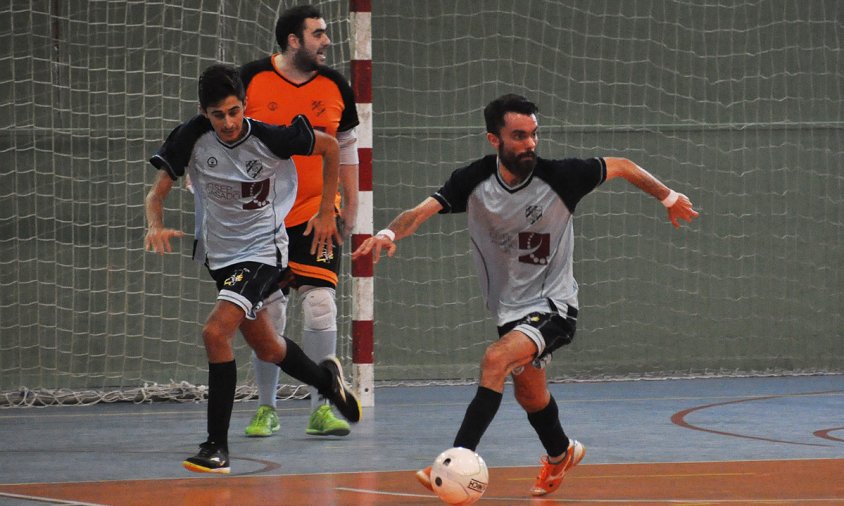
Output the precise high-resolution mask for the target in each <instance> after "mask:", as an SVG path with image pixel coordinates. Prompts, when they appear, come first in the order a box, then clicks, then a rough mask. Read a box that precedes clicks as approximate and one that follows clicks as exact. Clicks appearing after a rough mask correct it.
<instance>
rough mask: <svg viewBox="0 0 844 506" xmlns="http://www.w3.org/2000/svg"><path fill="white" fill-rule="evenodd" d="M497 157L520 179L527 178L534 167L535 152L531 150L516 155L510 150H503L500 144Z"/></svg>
mask: <svg viewBox="0 0 844 506" xmlns="http://www.w3.org/2000/svg"><path fill="white" fill-rule="evenodd" d="M498 158H499V159H500V160H501V163H502V164H503V165H504V166H505V167H506V168H507V170H509V171H510V172H512V173H513V175H515V176H518V177H519V178H520V179H522V180H524V179H527V177H528V176H530V174H531V172H533V169H534V168H535V167H536V153H535V152H533V151H529V152H526V153H522V154H521V155H517V154H516V153H513V152H512V151H505V150H504V147H503V146H501V147H499V148H498Z"/></svg>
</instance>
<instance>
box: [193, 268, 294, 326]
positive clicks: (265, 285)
mask: <svg viewBox="0 0 844 506" xmlns="http://www.w3.org/2000/svg"><path fill="white" fill-rule="evenodd" d="M208 272H210V273H211V277H212V278H214V281H215V282H216V283H217V290H219V291H220V294H219V295H217V300H227V301H229V302H231V303H233V304H236V305H238V306H240V307H241V308H242V309H243V312H244V313H246V318H248V319H250V320H254V319H255V311H257V310H259V309H260V308H261V305H262V304H263V301H264V299H265V298H267V297H268V296H269V295H270V294H271V293H273V292H275V291H276V290H278V289H279V288H278V282H279V280H280V279H281V269H280V268H279V267H277V266H274V265H267V264H262V263H259V262H241V263H236V264H232V265H227V266H225V267H222V268H220V269H216V270H211V269H208Z"/></svg>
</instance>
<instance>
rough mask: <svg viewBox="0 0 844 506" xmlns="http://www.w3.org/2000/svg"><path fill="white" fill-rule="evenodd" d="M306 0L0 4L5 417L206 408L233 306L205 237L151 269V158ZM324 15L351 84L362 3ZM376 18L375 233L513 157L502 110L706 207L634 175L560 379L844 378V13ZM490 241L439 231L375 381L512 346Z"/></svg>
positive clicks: (389, 267) (384, 339)
mask: <svg viewBox="0 0 844 506" xmlns="http://www.w3.org/2000/svg"><path fill="white" fill-rule="evenodd" d="M293 3H294V2H288V1H284V2H281V1H272V2H270V1H260V2H259V1H255V2H252V1H249V2H239V1H235V0H215V1H212V0H185V1H183V2H171V1H157V2H156V1H116V0H114V1H108V0H99V1H98V0H91V1H82V0H69V1H64V2H45V1H35V0H27V1H24V0H12V1H10V2H6V3H4V4H3V5H2V6H0V112H2V114H0V155H2V159H3V163H0V202H2V205H0V286H2V291H1V292H0V392H2V393H0V405H4V404H5V405H33V404H51V403H64V402H97V401H102V400H126V399H128V400H136V401H138V400H147V399H158V398H175V399H195V398H200V397H201V396H202V395H203V391H202V388H201V387H196V385H203V384H205V383H206V381H207V363H206V360H205V352H204V349H203V346H202V341H201V336H200V329H201V325H202V322H203V321H204V319H205V317H206V316H207V314H208V312H209V311H210V308H211V305H212V303H213V300H214V288H213V284H212V283H211V282H210V280H209V278H208V276H207V273H206V272H204V271H203V270H202V269H201V268H200V267H199V266H197V265H196V264H194V263H193V262H192V261H191V260H190V258H189V257H190V249H191V244H190V243H191V240H190V238H185V239H183V240H182V241H181V242H180V243H179V244H178V247H179V250H178V251H177V252H176V253H174V254H170V255H166V256H163V257H160V256H157V255H153V254H151V253H145V252H144V251H143V233H144V214H143V201H144V195H145V193H146V191H147V189H148V187H149V184H150V183H151V181H152V178H153V176H154V172H155V171H154V169H153V168H152V167H151V166H150V165H149V164H148V162H147V159H148V158H149V155H150V154H151V153H152V152H153V151H154V149H155V148H156V147H157V146H158V145H159V144H160V143H161V141H162V140H163V139H164V137H165V136H166V134H167V132H169V130H170V129H171V128H172V127H174V126H175V125H176V124H178V123H179V122H180V121H181V120H183V119H184V118H187V117H188V116H190V115H191V114H193V113H194V112H195V110H196V79H197V77H198V75H199V73H200V71H201V70H202V69H203V68H204V67H205V66H207V65H208V64H210V63H213V62H216V61H224V62H229V63H235V64H241V63H245V62H247V61H250V60H253V59H256V58H259V57H262V56H264V55H266V54H269V53H270V52H273V51H274V50H275V49H276V44H275V42H274V39H275V36H274V33H273V32H274V25H275V20H276V18H277V16H278V14H279V12H280V11H282V10H283V9H284V8H285V7H287V6H289V5H292V4H293ZM315 3H317V4H318V5H320V6H321V7H322V9H323V13H324V15H325V17H326V19H327V20H328V21H329V31H330V36H331V38H332V40H333V42H334V45H333V49H332V52H331V55H330V58H329V61H330V63H331V64H332V65H333V66H335V67H336V68H338V69H339V70H340V71H341V72H342V73H343V74H344V75H346V76H349V50H348V38H349V35H348V34H349V27H348V17H349V15H348V10H349V9H348V2H347V1H345V0H344V1H326V2H315ZM373 4H374V5H373V14H372V31H373V35H372V48H373V103H374V105H373V109H374V175H373V180H374V196H373V198H374V207H375V219H374V221H375V227H376V230H377V229H378V228H380V227H382V226H384V225H386V224H387V223H388V221H389V220H390V219H391V218H392V217H394V216H395V215H396V214H397V213H398V212H399V211H401V210H402V209H405V208H407V207H409V206H411V205H413V204H415V203H416V202H419V201H421V200H422V199H423V198H424V197H426V196H427V195H429V194H430V193H432V192H433V191H435V190H436V189H437V188H439V186H440V185H441V184H442V182H443V181H444V180H445V179H446V178H447V176H448V174H449V173H450V172H451V171H452V170H454V169H455V168H457V167H460V166H462V165H464V164H466V163H468V162H470V161H472V160H474V159H476V158H478V157H480V156H482V155H484V154H486V153H489V152H490V149H489V146H488V145H487V144H486V141H485V138H484V131H483V130H484V129H483V119H482V113H481V111H482V108H483V106H484V105H485V104H486V103H487V102H489V101H490V100H492V99H493V98H495V97H496V96H498V95H501V94H503V93H508V92H516V93H520V94H524V95H526V96H528V97H529V98H531V99H533V100H534V101H535V102H537V104H538V105H539V107H540V114H539V122H540V139H541V141H540V146H539V153H540V155H541V156H545V157H548V158H559V157H567V156H576V157H590V156H596V155H605V156H624V157H627V158H630V159H632V160H634V161H636V162H637V163H639V164H640V165H642V166H643V167H645V168H646V169H648V170H650V171H651V172H652V173H654V174H655V175H656V176H658V177H659V178H660V179H662V180H663V181H664V182H666V183H667V184H668V185H669V186H672V187H673V188H675V189H676V190H678V191H681V192H683V193H686V194H688V195H689V196H690V198H691V200H692V201H693V202H694V203H695V204H696V206H697V207H698V208H699V209H700V211H701V213H702V216H701V218H700V220H699V221H698V222H696V223H695V224H693V225H692V226H690V227H686V228H685V229H683V230H680V231H675V230H674V229H673V228H672V227H671V226H670V224H669V223H668V222H667V220H666V218H665V215H664V210H663V209H662V207H661V206H660V205H659V203H658V202H655V201H653V200H652V199H649V198H646V196H644V195H643V194H642V193H641V192H639V191H638V190H636V189H634V188H633V187H632V186H630V185H628V184H626V183H624V182H620V181H612V182H610V183H608V184H607V185H606V186H605V187H603V188H600V189H599V190H598V191H597V192H596V193H594V194H592V195H590V196H587V197H586V198H585V199H584V200H583V201H582V202H581V204H580V205H579V206H578V209H577V218H576V221H575V231H576V239H575V241H576V253H575V273H576V276H577V277H578V280H579V282H580V286H581V298H580V300H581V316H580V318H579V328H578V335H577V337H576V339H575V342H574V343H573V344H572V345H571V346H570V347H568V348H567V349H566V351H565V352H563V353H560V354H558V356H557V357H555V361H554V362H553V363H552V366H551V375H552V376H554V377H557V378H564V379H573V378H581V379H599V378H641V377H670V376H683V375H724V374H730V375H734V374H782V373H814V372H842V371H844V334H842V329H844V317H842V307H844V304H842V302H844V301H842V293H844V274H842V271H844V263H842V258H844V197H842V196H844V172H842V167H844V149H842V145H844V143H842V130H844V122H843V121H842V118H844V106H842V104H844V97H842V90H844V59H842V47H844V43H842V41H844V24H842V18H844V13H842V7H841V3H840V2H838V1H836V0H818V1H811V2H804V1H799V0H776V1H774V0H752V1H751V0H729V1H724V0H721V1H714V0H711V1H710V0H707V1H701V2H688V1H681V0H674V1H663V0H637V1H629V2H621V1H613V0H599V1H596V0H588V1H587V0H580V1H573V2H558V1H550V0H528V1H518V2H517V1H503V0H496V1H488V2H487V1H484V2H480V1H468V0H457V1H451V0H430V1H408V0H379V1H378V2H373ZM192 207H193V204H192V200H191V198H190V197H189V195H188V194H187V193H186V192H183V191H175V192H173V193H171V195H170V198H169V200H168V202H167V207H166V211H165V220H166V223H167V224H168V225H169V226H173V227H175V228H179V229H181V230H183V231H185V232H187V233H191V232H192V230H193V214H192ZM465 229H466V226H465V216H460V215H458V216H444V217H434V218H433V219H432V220H431V221H429V222H428V223H426V224H425V225H424V226H423V227H422V229H420V230H419V232H418V234H417V235H416V236H415V237H413V238H410V239H407V240H405V241H402V242H401V243H400V246H399V253H398V255H397V256H396V257H394V258H391V259H388V260H384V261H382V262H380V263H379V264H378V266H377V268H376V270H375V292H376V302H375V339H376V341H375V377H376V380H385V381H390V382H399V383H400V382H428V381H442V380H450V381H453V380H458V381H459V380H473V379H475V378H476V377H477V364H478V362H479V360H480V357H481V354H482V352H483V349H484V348H485V346H486V345H487V344H488V343H489V342H490V341H491V340H492V339H494V338H495V328H494V326H493V325H492V323H491V322H490V320H489V318H488V317H487V315H486V312H485V309H484V307H483V303H482V301H481V300H480V296H479V291H478V287H477V281H476V280H475V276H474V272H473V269H472V265H471V261H470V258H469V245H468V238H467V234H466V232H465ZM345 262H346V263H345V265H344V272H345V273H348V272H349V268H348V258H346V260H345ZM348 281H349V279H348V274H345V275H344V278H343V279H342V280H341V290H340V301H339V308H340V312H341V315H342V316H341V320H340V322H339V323H340V334H341V341H340V348H339V351H340V352H341V353H340V354H341V355H342V357H341V358H342V360H343V361H345V362H347V363H348V362H349V361H350V356H351V338H350V336H349V334H350V330H349V328H350V314H351V312H352V311H351V297H350V292H349V288H350V283H349V282H348ZM292 311H293V312H292V313H291V314H292V315H293V316H292V317H291V318H290V319H289V320H290V326H289V331H288V333H289V334H290V336H291V337H292V338H294V339H298V336H299V334H300V330H299V329H300V328H301V326H300V318H298V317H296V316H295V315H296V314H297V313H296V308H294V309H293V310H292ZM235 344H236V356H237V360H238V364H239V365H240V375H239V378H240V386H239V388H240V395H241V396H249V395H251V392H252V391H251V387H250V374H251V373H250V368H249V367H248V363H249V359H248V356H249V354H248V349H247V348H246V346H245V344H244V343H243V341H242V339H240V338H237V339H236V342H235ZM285 381H289V378H285ZM294 390H295V385H293V386H292V387H291V390H290V393H291V394H292V393H293V391H294Z"/></svg>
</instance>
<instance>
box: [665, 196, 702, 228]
mask: <svg viewBox="0 0 844 506" xmlns="http://www.w3.org/2000/svg"><path fill="white" fill-rule="evenodd" d="M678 195H679V197H678V198H677V202H675V203H674V205H673V206H671V207H669V208H668V219H669V220H671V224H672V225H674V228H680V220H685V221H686V222H688V223H691V222H692V219H693V218H697V217H698V216H700V213H698V212H697V211H695V210H694V209H693V208H692V203H691V201H690V200H689V197H687V196H685V195H683V194H682V193H680V194H678Z"/></svg>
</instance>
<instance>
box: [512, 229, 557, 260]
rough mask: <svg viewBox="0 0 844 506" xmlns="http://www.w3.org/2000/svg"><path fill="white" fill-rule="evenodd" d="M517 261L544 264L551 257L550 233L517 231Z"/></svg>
mask: <svg viewBox="0 0 844 506" xmlns="http://www.w3.org/2000/svg"><path fill="white" fill-rule="evenodd" d="M519 251H520V252H523V254H521V255H519V262H521V263H525V264H534V265H546V264H547V263H548V259H549V258H550V257H551V235H550V234H540V233H534V232H520V233H519Z"/></svg>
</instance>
